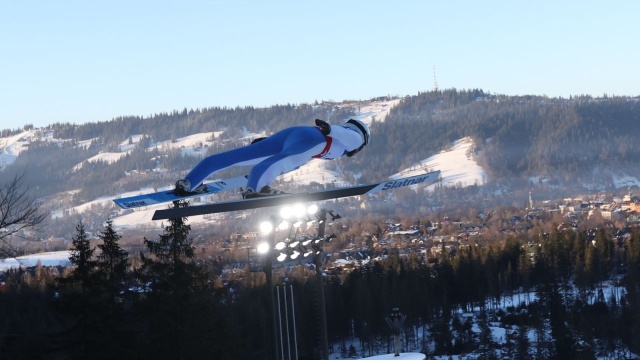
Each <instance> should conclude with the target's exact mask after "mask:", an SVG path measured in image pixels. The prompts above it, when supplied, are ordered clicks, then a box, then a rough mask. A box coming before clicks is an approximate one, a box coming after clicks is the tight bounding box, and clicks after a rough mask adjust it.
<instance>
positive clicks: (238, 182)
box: [114, 171, 440, 220]
mask: <svg viewBox="0 0 640 360" xmlns="http://www.w3.org/2000/svg"><path fill="white" fill-rule="evenodd" d="M439 176H440V171H434V172H430V173H425V174H420V175H414V176H408V177H402V178H398V179H394V180H388V181H382V182H378V183H373V184H368V185H356V186H349V187H344V188H337V189H329V190H320V191H313V192H308V193H297V194H282V195H274V196H266V197H259V198H253V199H242V200H234V201H226V202H220V203H215V204H207V205H198V206H187V207H183V208H171V209H164V210H157V211H156V212H155V214H154V215H153V218H152V219H153V220H163V219H173V218H179V217H189V216H196V215H205V214H214V213H221V212H229V211H241V210H249V209H256V208H262V207H271V206H281V205H286V204H291V203H298V202H309V201H322V200H330V199H338V198H343V197H350V196H359V195H367V194H375V193H377V192H380V191H386V190H393V189H397V188H400V187H406V186H412V185H418V184H429V183H432V182H434V181H436V180H437V179H438V177H439ZM246 183H247V179H246V176H241V177H237V178H232V179H226V180H217V181H212V182H208V183H205V184H206V185H207V186H209V190H210V191H209V192H208V193H203V194H193V195H188V196H178V195H176V194H174V193H173V190H167V191H159V192H155V193H151V194H145V195H138V196H133V197H128V198H121V199H115V200H114V202H115V203H116V204H118V205H119V206H120V207H122V208H124V209H134V208H138V207H143V206H149V205H154V204H159V203H164V202H170V201H177V200H183V199H188V198H190V197H195V196H206V195H209V194H214V193H216V192H220V191H226V190H232V189H238V188H240V187H244V186H246Z"/></svg>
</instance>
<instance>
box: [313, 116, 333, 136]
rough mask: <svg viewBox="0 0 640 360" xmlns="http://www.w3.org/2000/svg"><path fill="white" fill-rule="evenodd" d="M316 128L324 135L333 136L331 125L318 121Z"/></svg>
mask: <svg viewBox="0 0 640 360" xmlns="http://www.w3.org/2000/svg"><path fill="white" fill-rule="evenodd" d="M316 126H317V127H318V128H319V129H320V131H321V132H322V135H324V136H327V135H329V134H331V125H329V123H327V122H326V121H324V120H320V119H316Z"/></svg>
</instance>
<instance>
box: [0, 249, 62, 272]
mask: <svg viewBox="0 0 640 360" xmlns="http://www.w3.org/2000/svg"><path fill="white" fill-rule="evenodd" d="M38 261H40V263H41V264H42V266H58V265H61V266H69V265H71V263H70V262H69V251H53V252H48V253H41V254H33V255H25V256H19V257H17V258H8V259H0V272H2V271H7V270H8V269H13V268H18V267H21V266H22V267H32V266H36V265H37V264H38Z"/></svg>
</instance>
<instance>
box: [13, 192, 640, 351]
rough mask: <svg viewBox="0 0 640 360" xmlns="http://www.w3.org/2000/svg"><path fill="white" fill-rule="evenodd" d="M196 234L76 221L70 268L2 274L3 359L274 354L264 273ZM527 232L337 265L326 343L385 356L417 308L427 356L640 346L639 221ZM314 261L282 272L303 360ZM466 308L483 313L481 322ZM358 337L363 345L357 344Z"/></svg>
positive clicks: (327, 283)
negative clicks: (136, 240) (227, 267)
mask: <svg viewBox="0 0 640 360" xmlns="http://www.w3.org/2000/svg"><path fill="white" fill-rule="evenodd" d="M175 206H184V203H178V204H176V205H175ZM190 230H191V229H190V226H189V225H188V224H187V223H186V222H185V219H172V220H170V221H169V224H168V225H167V226H166V227H165V228H164V231H163V233H162V234H161V235H159V237H158V238H157V239H146V238H145V239H144V245H145V251H143V252H141V253H140V254H128V253H127V252H126V251H125V250H123V249H122V248H121V247H120V246H119V241H120V240H121V236H120V235H119V234H117V232H116V231H115V230H114V229H113V227H112V224H111V222H110V221H107V223H106V226H105V228H104V230H103V231H101V232H100V233H99V235H98V237H99V241H98V243H97V245H95V246H92V244H91V243H90V241H89V240H88V239H87V236H86V232H85V229H84V225H83V224H82V223H78V224H77V226H76V230H75V235H74V236H73V242H72V248H71V257H70V260H71V262H72V264H73V266H72V267H71V268H69V269H61V268H44V267H42V266H41V265H39V266H37V267H36V268H35V269H29V270H25V269H19V270H12V271H10V272H8V273H7V274H5V275H4V282H5V285H4V287H3V288H2V290H1V291H0V305H1V306H0V319H1V320H2V323H1V324H0V325H2V326H1V327H0V358H1V359H4V358H6V359H11V358H16V357H19V358H42V357H56V356H57V357H62V358H72V359H73V358H78V359H80V358H87V357H91V358H95V359H100V358H114V357H119V358H131V359H146V358H154V359H164V358H166V359H176V358H177V359H191V358H207V357H208V358H218V359H237V358H247V359H265V358H269V357H270V355H271V350H270V342H271V339H272V337H271V333H270V331H271V327H270V322H269V321H270V314H271V310H270V309H269V301H268V294H269V291H270V290H271V291H273V289H267V288H266V284H265V279H264V275H263V274H262V273H261V272H258V273H251V272H248V271H247V272H244V273H242V275H240V276H237V277H235V278H232V279H223V278H221V269H222V267H221V264H220V262H219V261H220V260H219V259H213V260H212V259H210V258H206V257H202V256H198V253H197V252H196V251H195V247H194V245H193V240H192V239H191V238H190V236H189V233H190ZM531 243H532V239H528V238H525V237H524V236H522V237H513V236H511V237H506V238H500V239H495V240H494V241H491V242H489V244H488V245H487V246H468V247H461V248H459V249H458V250H457V251H448V250H447V248H446V247H445V246H444V245H442V251H441V252H440V255H439V256H438V257H437V258H436V259H432V260H431V261H427V260H428V259H424V258H422V257H421V256H420V255H419V254H411V255H409V256H401V255H400V254H399V252H397V251H394V250H392V251H390V252H389V254H388V257H387V258H386V259H383V260H380V261H374V262H373V263H371V264H370V265H367V266H362V267H358V268H356V269H354V270H353V271H351V272H347V273H344V274H342V275H339V276H330V277H327V278H326V279H325V280H324V282H323V287H324V291H325V296H326V306H327V307H326V311H327V325H328V333H329V334H330V347H331V351H333V352H342V353H344V354H345V355H346V354H348V353H349V352H354V351H355V352H356V353H357V354H358V355H373V354H376V353H378V352H382V353H384V352H389V348H388V347H389V344H390V340H391V330H390V329H389V327H388V325H387V324H386V323H385V320H384V316H385V315H387V314H388V313H389V312H390V311H391V309H392V308H399V309H400V310H401V312H402V313H403V314H405V315H406V316H407V318H406V322H405V328H404V333H403V339H404V346H411V347H412V348H418V349H421V351H423V352H424V353H427V354H429V355H453V354H463V353H470V352H475V353H480V354H483V356H487V358H493V357H495V356H497V354H498V351H499V352H500V353H502V354H512V355H513V354H518V353H520V354H521V356H520V355H519V356H518V357H520V358H531V357H534V356H535V357H536V358H550V359H551V358H558V359H568V358H595V357H596V356H602V355H607V354H609V355H610V354H613V353H623V352H624V350H623V349H626V348H628V349H630V350H631V351H634V352H638V351H640V348H638V344H640V320H639V319H640V318H639V315H640V313H639V310H638V309H640V307H639V305H640V287H639V284H640V232H637V231H634V232H632V233H631V234H630V236H628V237H626V238H624V239H619V238H614V236H613V234H612V233H611V232H610V231H608V230H605V229H599V230H598V231H597V232H595V233H587V232H586V231H577V232H576V231H573V230H570V229H569V230H562V231H560V230H554V231H552V232H551V233H549V234H547V235H546V236H542V237H540V238H539V239H537V240H536V241H535V244H534V246H533V247H532V248H531V247H529V245H530V244H531ZM245 270H248V269H245ZM313 271H314V270H311V269H309V268H307V267H306V266H304V265H301V266H298V267H295V268H293V269H291V270H288V271H285V272H282V271H280V272H276V278H275V279H274V283H275V284H280V283H283V282H286V283H287V284H289V285H290V286H292V288H293V289H294V293H295V297H294V300H293V301H294V304H295V309H296V318H297V320H296V321H297V324H298V325H297V340H298V352H299V354H300V358H315V357H317V355H318V354H319V346H320V345H319V343H320V342H319V335H318V331H319V328H318V326H319V325H318V309H317V297H318V286H317V285H318V284H317V283H316V282H315V276H312V274H313ZM604 284H614V285H610V286H607V287H603V285H604ZM603 289H614V291H612V292H610V293H607V294H605V293H604V291H603ZM512 299H517V301H516V302H511V301H512ZM505 303H506V304H507V305H506V306H505ZM462 313H469V314H475V316H476V317H477V318H478V319H479V320H478V324H479V326H480V328H481V329H480V330H481V331H480V332H479V333H477V332H474V331H472V329H471V323H470V320H469V318H468V317H463V316H461V314H462ZM496 319H499V320H500V321H501V322H502V324H503V325H506V326H507V327H508V328H510V329H511V330H512V331H510V332H508V338H507V339H506V343H505V344H497V343H496V342H495V341H494V340H493V339H492V337H491V335H490V334H491V332H490V330H489V322H490V321H496ZM418 330H422V331H418ZM530 331H533V333H535V334H536V338H537V340H536V341H535V342H534V343H532V342H531V341H530V340H529V337H528V335H527V334H528V333H529V332H530ZM352 338H356V339H358V342H357V343H356V344H359V346H357V347H354V348H352V349H350V348H349V347H348V346H347V345H346V344H347V341H349V339H352ZM525 354H527V355H526V356H525ZM522 356H524V357H522ZM513 357H516V355H514V356H513Z"/></svg>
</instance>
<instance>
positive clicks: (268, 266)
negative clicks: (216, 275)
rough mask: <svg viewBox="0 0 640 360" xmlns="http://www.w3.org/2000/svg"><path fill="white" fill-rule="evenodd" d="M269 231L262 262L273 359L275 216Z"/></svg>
mask: <svg viewBox="0 0 640 360" xmlns="http://www.w3.org/2000/svg"><path fill="white" fill-rule="evenodd" d="M271 225H272V228H271V232H270V233H269V252H267V254H266V258H265V263H264V275H265V277H266V280H267V290H268V291H269V307H270V308H271V319H270V320H271V334H272V337H273V343H272V344H271V347H272V349H271V350H272V356H273V360H277V359H278V330H277V326H276V308H275V299H274V296H273V278H272V273H273V247H274V245H275V243H276V219H275V216H272V217H271Z"/></svg>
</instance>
